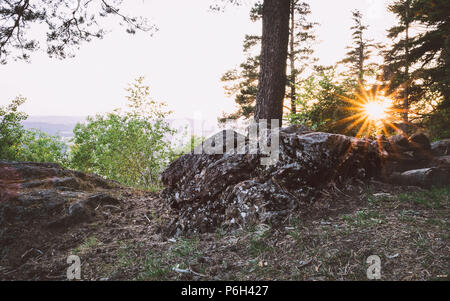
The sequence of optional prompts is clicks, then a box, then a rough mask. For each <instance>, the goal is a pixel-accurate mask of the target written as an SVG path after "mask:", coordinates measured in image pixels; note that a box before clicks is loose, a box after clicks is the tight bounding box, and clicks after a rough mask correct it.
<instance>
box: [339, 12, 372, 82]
mask: <svg viewBox="0 0 450 301" xmlns="http://www.w3.org/2000/svg"><path fill="white" fill-rule="evenodd" d="M352 16H353V22H354V25H353V26H352V27H351V28H350V29H351V30H353V32H352V37H353V45H352V46H349V47H347V48H348V49H349V51H348V52H347V53H346V56H345V58H344V59H343V60H342V61H341V62H340V63H343V64H344V65H347V66H348V67H349V69H350V73H351V74H352V75H354V76H355V77H356V78H357V79H358V80H359V82H360V83H361V84H363V83H364V76H365V74H366V73H368V72H370V71H373V67H374V65H373V64H367V61H368V60H369V58H370V56H371V54H372V49H373V48H375V47H376V46H375V45H374V44H372V40H369V39H367V38H366V37H365V33H366V31H367V30H368V28H369V26H367V25H365V24H364V23H363V15H362V14H361V12H360V11H359V10H354V11H353V12H352Z"/></svg>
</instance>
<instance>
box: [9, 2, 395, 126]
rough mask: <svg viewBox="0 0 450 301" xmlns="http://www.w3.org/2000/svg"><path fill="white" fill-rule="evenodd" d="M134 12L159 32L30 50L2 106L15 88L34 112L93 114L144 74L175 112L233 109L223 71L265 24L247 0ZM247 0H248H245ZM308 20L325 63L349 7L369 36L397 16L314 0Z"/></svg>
mask: <svg viewBox="0 0 450 301" xmlns="http://www.w3.org/2000/svg"><path fill="white" fill-rule="evenodd" d="M125 2H127V5H128V6H129V7H128V8H129V11H131V12H134V13H138V14H141V15H144V16H146V17H148V18H150V19H151V20H152V21H153V22H154V24H155V25H157V26H158V28H159V31H158V32H157V33H156V34H155V35H154V36H153V37H150V36H148V35H146V34H143V33H139V34H137V35H134V36H130V35H127V34H126V33H124V30H123V29H120V28H119V29H118V30H114V31H113V32H112V33H110V34H109V35H107V36H106V37H105V38H104V39H103V40H95V41H93V42H91V43H88V44H83V45H82V47H81V49H80V50H79V51H78V52H77V55H76V57H75V58H74V59H67V60H63V61H61V60H56V59H49V58H47V57H46V56H45V55H44V54H35V55H33V56H32V62H31V63H30V64H27V63H24V62H11V63H9V64H8V65H6V66H1V65H0V105H4V104H7V103H8V102H9V101H10V100H11V99H12V98H14V97H15V96H16V95H18V94H22V95H23V96H25V97H27V98H28V102H27V103H26V104H25V105H24V106H23V107H22V109H23V110H24V111H25V112H27V113H28V114H30V115H82V116H84V115H92V114H95V113H101V112H107V111H111V110H113V109H115V108H118V107H123V106H124V105H125V103H126V102H125V98H124V95H125V94H126V92H125V90H124V89H125V88H126V86H127V83H129V82H131V81H132V80H133V79H134V78H136V77H137V76H141V75H143V76H145V77H146V80H147V83H149V85H150V88H151V93H152V95H153V97H154V98H155V99H157V100H163V101H165V102H167V103H168V105H169V107H170V109H172V110H173V111H174V114H173V117H174V118H193V117H194V114H195V112H197V115H198V114H199V113H200V114H202V115H203V118H205V119H207V120H209V121H214V122H215V120H216V119H217V117H218V116H219V115H221V112H222V111H227V112H230V111H232V110H233V108H234V102H233V100H232V99H229V98H227V97H226V96H225V95H224V90H223V87H222V86H223V85H222V83H221V82H220V77H221V75H222V74H223V73H224V72H225V71H227V70H229V69H230V68H233V67H235V66H237V65H238V64H239V63H241V62H242V59H243V55H242V41H243V39H244V35H245V34H251V33H258V32H259V31H260V24H254V23H252V22H251V21H250V20H249V18H248V13H249V9H250V3H252V2H253V1H250V0H248V1H246V3H247V5H245V6H241V7H228V8H227V10H226V11H225V12H223V13H214V12H211V11H209V9H208V8H209V5H210V4H212V3H213V0H190V1H186V0H171V1H167V0H127V1H125ZM244 2H245V0H244ZM308 2H309V3H310V5H311V9H312V15H311V20H313V21H317V22H319V23H320V24H321V25H320V27H319V28H318V30H317V34H318V36H319V42H318V44H317V46H316V54H315V55H316V56H317V57H318V58H320V63H322V64H333V63H335V62H336V61H338V60H340V59H341V58H342V57H343V56H344V54H345V52H346V50H345V47H346V46H347V45H348V44H349V43H350V39H351V33H350V29H349V28H350V26H351V25H352V20H351V10H352V9H355V8H358V9H360V10H361V11H362V12H363V14H364V17H365V22H366V23H368V24H369V25H370V32H369V34H370V36H369V37H370V38H374V39H375V40H376V41H386V40H385V34H386V29H387V28H389V27H390V26H391V25H392V24H393V23H394V22H395V19H394V17H393V16H392V15H391V14H390V13H388V12H387V11H386V8H385V6H386V3H388V2H389V1H388V0H311V1H308Z"/></svg>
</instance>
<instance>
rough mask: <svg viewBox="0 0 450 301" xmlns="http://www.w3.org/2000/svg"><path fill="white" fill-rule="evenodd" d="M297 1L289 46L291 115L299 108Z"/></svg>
mask: <svg viewBox="0 0 450 301" xmlns="http://www.w3.org/2000/svg"><path fill="white" fill-rule="evenodd" d="M294 29H295V1H291V30H290V33H291V37H290V44H289V62H290V68H291V78H290V83H289V86H290V88H291V96H290V97H291V114H296V113H297V107H296V104H295V102H296V91H295V83H296V81H297V80H296V76H295V53H294V51H295V47H294V42H295V41H294V40H295V31H294Z"/></svg>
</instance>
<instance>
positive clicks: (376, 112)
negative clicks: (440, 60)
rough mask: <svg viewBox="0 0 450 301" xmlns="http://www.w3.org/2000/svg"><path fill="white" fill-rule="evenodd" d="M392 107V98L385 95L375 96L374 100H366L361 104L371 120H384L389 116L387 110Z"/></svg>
mask: <svg viewBox="0 0 450 301" xmlns="http://www.w3.org/2000/svg"><path fill="white" fill-rule="evenodd" d="M391 108H392V100H391V99H389V98H385V97H381V96H379V97H377V98H376V99H375V100H371V101H368V102H367V103H365V104H364V105H363V108H362V109H363V110H364V113H365V114H366V115H367V118H369V119H370V120H371V121H373V122H378V121H382V120H385V119H387V118H388V117H389V111H390V109H391Z"/></svg>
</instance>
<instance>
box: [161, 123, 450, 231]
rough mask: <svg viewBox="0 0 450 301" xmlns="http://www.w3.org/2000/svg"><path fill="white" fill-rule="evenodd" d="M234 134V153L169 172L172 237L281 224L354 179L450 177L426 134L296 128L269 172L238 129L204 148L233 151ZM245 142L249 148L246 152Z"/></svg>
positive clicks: (183, 161) (198, 156)
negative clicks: (360, 134)
mask: <svg viewBox="0 0 450 301" xmlns="http://www.w3.org/2000/svg"><path fill="white" fill-rule="evenodd" d="M227 136H228V137H234V138H235V139H234V144H233V143H231V144H232V145H233V146H234V149H229V150H228V151H225V148H224V149H223V151H224V154H206V153H201V152H198V150H197V151H196V152H193V153H191V154H187V155H184V156H182V157H180V158H179V159H178V160H176V161H175V162H173V163H172V164H171V165H170V166H169V167H168V168H167V169H166V170H165V171H164V172H163V173H162V181H163V183H164V184H165V186H166V188H165V189H164V191H163V192H162V194H161V196H162V198H163V199H164V200H167V202H168V203H169V205H170V207H171V208H172V210H173V211H174V212H175V214H176V215H177V217H176V218H174V219H173V221H172V223H171V225H170V226H169V229H168V232H169V233H170V234H174V233H177V232H186V231H187V232H189V231H194V232H195V231H199V232H206V231H213V230H214V229H215V228H216V227H217V226H219V225H220V226H229V227H233V226H238V225H244V224H249V223H267V222H270V223H271V224H276V223H277V222H279V221H281V220H283V218H284V217H285V216H286V214H287V213H288V212H289V211H291V210H294V209H295V208H298V207H299V206H308V205H307V204H308V203H311V202H313V201H314V200H315V199H316V197H317V194H318V193H319V192H320V191H321V189H322V188H323V187H326V186H327V185H328V184H330V183H333V184H337V185H339V184H340V183H342V182H344V181H346V180H349V179H351V180H363V181H364V180H367V179H370V178H378V179H381V180H385V181H390V182H392V183H397V184H400V185H416V186H424V187H429V186H431V185H437V184H446V183H447V182H448V179H449V178H450V170H449V169H448V167H449V165H448V164H447V163H446V162H447V161H445V160H443V159H442V158H436V157H435V156H433V154H432V146H431V145H430V141H429V140H428V138H427V136H425V135H424V134H421V133H418V134H414V135H412V136H411V137H406V136H403V135H396V136H392V137H390V138H389V139H384V138H383V137H378V138H377V139H376V140H373V141H372V140H365V139H356V138H353V137H348V136H344V135H337V134H330V133H320V132H312V131H311V130H309V129H307V128H306V127H303V126H291V127H289V128H284V129H281V131H280V134H279V142H280V145H279V157H278V160H277V161H276V162H274V164H271V165H268V166H265V165H262V164H261V159H262V158H263V157H264V155H262V154H260V153H258V154H254V153H252V152H251V151H250V144H251V139H249V138H248V137H246V138H245V139H244V138H243V137H242V136H240V135H239V134H237V133H235V132H233V131H231V132H230V131H223V132H220V133H218V134H216V135H214V136H213V137H211V138H210V139H207V140H206V141H205V142H204V144H203V145H204V146H205V145H208V146H210V145H214V144H215V143H217V139H224V141H223V142H220V143H219V144H221V145H225V144H226V141H225V137H227ZM270 137H271V136H270V135H269V140H270ZM237 140H240V141H245V145H244V146H242V145H241V147H240V148H239V147H238V146H237ZM258 143H264V142H262V141H261V140H258Z"/></svg>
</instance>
